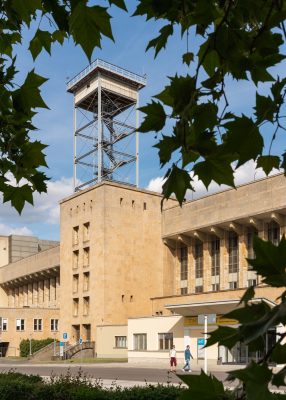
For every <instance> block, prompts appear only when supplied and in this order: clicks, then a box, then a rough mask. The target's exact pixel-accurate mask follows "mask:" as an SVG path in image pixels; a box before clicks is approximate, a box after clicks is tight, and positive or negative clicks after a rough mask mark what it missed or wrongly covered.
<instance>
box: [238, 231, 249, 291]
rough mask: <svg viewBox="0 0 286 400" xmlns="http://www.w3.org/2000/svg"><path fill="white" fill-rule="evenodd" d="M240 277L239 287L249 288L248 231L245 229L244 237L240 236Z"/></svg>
mask: <svg viewBox="0 0 286 400" xmlns="http://www.w3.org/2000/svg"><path fill="white" fill-rule="evenodd" d="M238 243H239V276H238V287H240V288H244V287H247V268H248V263H247V261H246V257H247V231H246V230H245V229H244V232H243V235H240V236H239V240H238Z"/></svg>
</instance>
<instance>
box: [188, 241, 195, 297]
mask: <svg viewBox="0 0 286 400" xmlns="http://www.w3.org/2000/svg"><path fill="white" fill-rule="evenodd" d="M188 250H189V252H188V256H189V274H188V276H189V282H188V287H189V293H195V280H196V277H195V258H194V246H193V241H192V245H191V246H189V249H188Z"/></svg>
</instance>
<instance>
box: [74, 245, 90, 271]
mask: <svg viewBox="0 0 286 400" xmlns="http://www.w3.org/2000/svg"><path fill="white" fill-rule="evenodd" d="M79 261H80V251H79V250H74V251H73V268H74V269H77V268H78V267H79ZM82 261H83V267H84V268H86V267H88V266H89V247H84V248H83V255H82Z"/></svg>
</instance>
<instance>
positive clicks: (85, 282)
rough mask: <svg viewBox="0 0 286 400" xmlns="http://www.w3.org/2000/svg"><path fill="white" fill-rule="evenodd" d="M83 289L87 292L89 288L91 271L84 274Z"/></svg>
mask: <svg viewBox="0 0 286 400" xmlns="http://www.w3.org/2000/svg"><path fill="white" fill-rule="evenodd" d="M83 290H84V291H85V292H86V291H87V290H89V272H84V274H83Z"/></svg>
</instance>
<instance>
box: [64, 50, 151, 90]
mask: <svg viewBox="0 0 286 400" xmlns="http://www.w3.org/2000/svg"><path fill="white" fill-rule="evenodd" d="M98 67H100V68H102V69H105V70H106V71H109V72H113V73H115V74H117V75H119V76H122V77H123V78H127V79H130V80H132V81H134V82H137V83H139V84H141V85H142V86H145V85H146V82H147V79H146V77H145V76H141V75H138V74H135V73H134V72H130V71H128V70H126V69H124V68H120V67H117V66H116V65H114V64H110V63H108V62H106V61H103V60H100V59H99V58H98V59H96V60H95V61H93V62H92V63H91V64H89V65H88V66H87V67H86V68H85V69H84V70H82V71H81V72H80V73H79V74H77V75H76V76H75V77H74V78H72V79H71V80H70V81H68V82H67V90H69V89H71V88H72V87H73V86H74V85H76V84H77V83H78V82H79V81H80V80H81V79H83V78H84V77H85V76H87V75H88V74H89V73H90V72H92V71H94V70H95V69H96V68H98Z"/></svg>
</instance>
